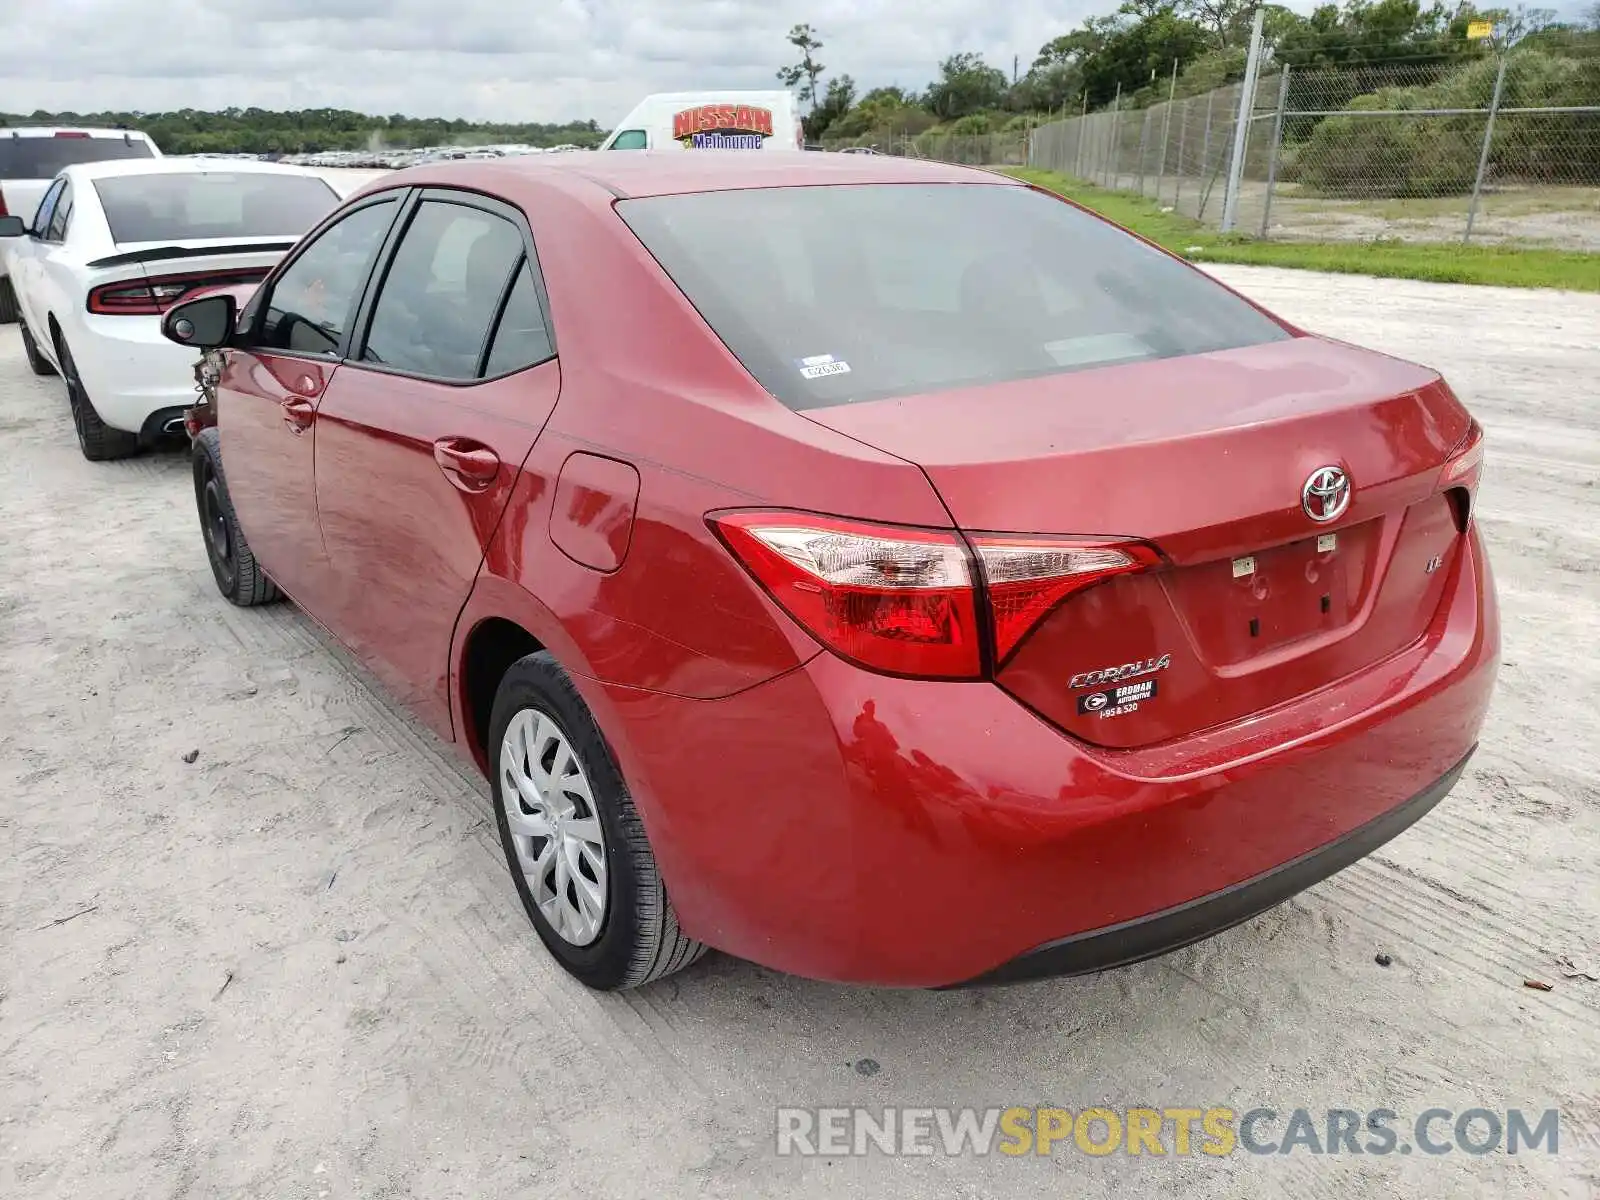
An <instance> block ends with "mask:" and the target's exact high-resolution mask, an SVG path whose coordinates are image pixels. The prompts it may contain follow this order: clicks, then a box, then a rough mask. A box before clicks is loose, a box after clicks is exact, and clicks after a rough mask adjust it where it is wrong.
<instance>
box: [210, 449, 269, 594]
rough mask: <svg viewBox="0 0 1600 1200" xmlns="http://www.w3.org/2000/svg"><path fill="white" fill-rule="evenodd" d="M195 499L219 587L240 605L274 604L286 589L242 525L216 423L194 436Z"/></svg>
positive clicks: (212, 571) (212, 572)
mask: <svg viewBox="0 0 1600 1200" xmlns="http://www.w3.org/2000/svg"><path fill="white" fill-rule="evenodd" d="M192 457H193V464H194V502H195V509H196V511H197V512H198V513H199V515H200V536H201V537H203V538H204V539H205V543H206V558H207V560H209V561H210V563H211V574H212V577H213V578H215V579H216V581H217V590H218V591H219V592H221V593H222V594H223V595H224V596H225V597H227V599H228V601H229V602H230V603H233V604H237V605H238V606H239V607H240V608H254V607H255V606H256V605H258V604H271V603H272V602H273V601H274V600H278V599H280V598H281V597H282V596H283V593H282V592H280V591H279V590H278V587H277V585H276V584H275V583H273V582H272V580H270V579H268V578H267V573H266V572H265V571H263V570H262V569H261V564H260V563H258V562H256V556H255V555H254V554H252V553H251V552H250V543H249V542H247V541H245V537H244V531H243V530H242V529H240V528H239V518H238V517H236V516H235V515H234V512H233V500H232V498H231V497H230V496H229V495H228V477H227V476H226V475H224V474H223V473H222V441H221V438H220V437H219V436H218V434H217V431H216V429H215V428H212V429H202V430H201V431H200V436H199V437H197V438H195V439H194V448H193V451H192Z"/></svg>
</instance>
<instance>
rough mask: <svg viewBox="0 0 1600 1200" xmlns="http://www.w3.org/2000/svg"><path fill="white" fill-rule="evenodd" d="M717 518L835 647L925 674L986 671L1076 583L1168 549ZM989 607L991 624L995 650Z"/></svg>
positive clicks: (745, 555) (747, 560)
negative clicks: (983, 621) (983, 626)
mask: <svg viewBox="0 0 1600 1200" xmlns="http://www.w3.org/2000/svg"><path fill="white" fill-rule="evenodd" d="M711 524H712V527H713V528H714V529H715V530H716V531H717V533H718V534H719V535H720V536H721V537H722V540H723V541H724V543H726V544H727V546H728V548H729V549H730V550H732V551H733V554H734V556H735V557H736V558H737V559H738V560H739V561H740V562H741V563H743V564H744V566H745V568H746V569H747V570H748V571H749V572H750V573H751V575H753V576H754V577H755V579H756V581H757V582H758V583H759V584H761V586H762V587H763V588H765V589H766V591H767V593H768V594H769V595H771V596H772V598H773V599H774V600H776V601H777V602H778V604H780V605H781V606H782V607H783V609H784V610H785V611H786V612H787V613H788V614H789V615H790V616H791V617H793V618H794V619H795V620H796V621H798V622H799V623H800V624H801V626H803V627H804V628H805V629H806V630H807V632H809V633H810V634H811V635H812V636H813V637H815V638H817V639H818V640H819V641H821V642H822V643H823V644H824V645H826V646H827V647H828V648H829V649H831V650H833V651H834V652H835V653H836V654H839V655H841V656H842V657H844V658H847V659H850V660H851V661H853V662H855V663H858V664H859V665H861V666H863V667H866V668H868V669H869V670H874V671H882V672H885V673H888V674H893V675H910V676H917V677H922V678H937V679H977V678H981V677H982V676H983V674H984V673H985V670H986V667H987V666H988V665H989V664H997V663H1000V662H1003V661H1004V660H1005V658H1006V656H1007V655H1009V654H1010V653H1011V651H1012V650H1014V649H1015V648H1016V647H1017V644H1018V643H1019V642H1021V640H1022V639H1023V638H1024V637H1025V636H1026V635H1027V634H1028V631H1029V630H1031V629H1032V628H1033V627H1034V626H1035V625H1037V624H1038V623H1039V622H1040V621H1041V620H1042V619H1043V618H1044V617H1045V616H1046V615H1047V614H1048V613H1049V612H1051V611H1052V610H1053V609H1054V608H1055V607H1056V605H1058V604H1059V603H1061V601H1062V600H1064V599H1065V598H1066V597H1067V596H1069V595H1071V594H1072V593H1073V592H1077V591H1081V590H1082V589H1084V588H1086V587H1089V586H1090V585H1092V584H1095V583H1099V582H1100V581H1102V580H1104V579H1106V578H1109V577H1110V576H1112V575H1121V574H1126V573H1128V572H1130V571H1139V570H1143V569H1144V568H1145V567H1148V566H1151V565H1153V564H1155V563H1156V562H1158V561H1159V557H1158V555H1157V554H1156V552H1155V551H1154V550H1152V549H1151V548H1149V547H1148V546H1144V545H1141V544H1138V543H1126V542H1115V543H1105V542H1101V543H1089V542H1084V541H1081V540H1068V539H1062V538H1043V537H1022V536H1016V535H1006V534H983V535H979V536H975V537H972V538H971V539H970V540H969V539H965V538H963V537H962V535H960V534H958V533H957V532H955V531H954V530H938V529H913V528H907V527H905V526H897V525H873V524H868V523H865V522H860V521H847V520H843V519H841V518H838V517H821V516H814V515H811V514H802V513H779V512H740V513H721V514H717V515H715V516H713V517H712V518H711ZM974 552H975V553H976V555H977V560H978V564H981V573H980V570H979V566H977V565H975V564H974V562H973V557H972V556H973V553H974ZM980 613H981V614H983V616H985V617H987V619H988V623H989V627H990V631H991V632H990V637H991V639H992V641H991V643H990V646H989V652H988V653H987V654H985V653H984V644H983V642H984V639H983V636H982V632H981V630H980V624H979V619H980Z"/></svg>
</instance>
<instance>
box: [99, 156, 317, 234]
mask: <svg viewBox="0 0 1600 1200" xmlns="http://www.w3.org/2000/svg"><path fill="white" fill-rule="evenodd" d="M94 190H95V191H96V192H98V193H99V194H100V206H101V208H103V209H105V214H106V222H107V223H108V224H109V225H110V226H111V238H112V240H113V241H115V242H119V243H126V242H172V241H187V240H190V239H204V238H252V237H294V238H297V237H299V236H300V235H301V234H302V233H304V232H305V231H306V230H308V229H310V228H311V227H312V226H313V225H315V224H316V223H317V222H318V221H320V220H322V218H323V217H325V216H327V214H328V213H329V212H331V211H332V210H333V207H334V205H336V204H337V203H338V202H339V197H338V195H337V194H336V193H335V192H334V190H333V189H332V188H331V187H329V186H328V185H327V184H326V183H324V182H323V181H322V180H320V179H318V178H317V177H316V176H315V175H269V174H266V173H264V172H254V171H239V172H232V171H205V172H200V171H196V172H193V173H189V172H185V173H182V174H178V173H168V174H151V175H118V176H115V177H113V178H108V179H96V180H95V181H94Z"/></svg>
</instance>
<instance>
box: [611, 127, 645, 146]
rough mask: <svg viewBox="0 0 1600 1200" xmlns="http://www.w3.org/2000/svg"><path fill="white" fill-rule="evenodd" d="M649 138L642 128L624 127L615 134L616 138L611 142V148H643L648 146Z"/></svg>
mask: <svg viewBox="0 0 1600 1200" xmlns="http://www.w3.org/2000/svg"><path fill="white" fill-rule="evenodd" d="M649 140H650V139H649V138H647V137H646V136H645V132H644V130H642V129H624V130H623V131H622V132H621V133H619V134H617V136H616V139H615V140H614V141H613V142H612V143H611V148H612V149H613V150H643V149H645V148H646V147H647V146H648V144H649Z"/></svg>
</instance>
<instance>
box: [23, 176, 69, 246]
mask: <svg viewBox="0 0 1600 1200" xmlns="http://www.w3.org/2000/svg"><path fill="white" fill-rule="evenodd" d="M66 186H67V181H66V180H65V179H58V180H56V181H55V182H54V183H52V184H51V185H50V190H49V191H47V192H45V194H44V199H42V200H40V201H39V208H38V211H37V212H35V213H34V214H33V224H32V225H31V226H30V227H29V231H30V232H31V233H32V234H33V235H34V236H35V237H43V236H44V235H45V232H46V231H47V230H48V229H49V228H50V217H51V215H52V214H54V212H55V210H56V201H57V200H59V199H60V198H61V190H62V189H63V188H65V187H66Z"/></svg>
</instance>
